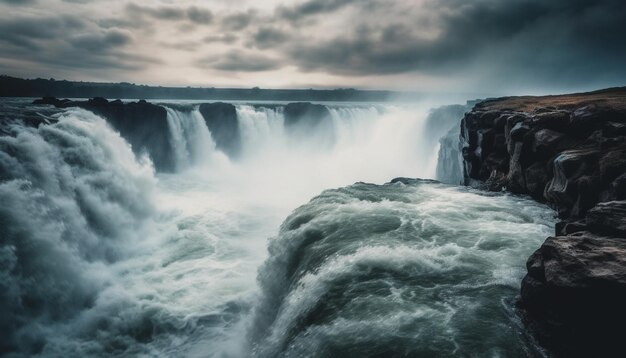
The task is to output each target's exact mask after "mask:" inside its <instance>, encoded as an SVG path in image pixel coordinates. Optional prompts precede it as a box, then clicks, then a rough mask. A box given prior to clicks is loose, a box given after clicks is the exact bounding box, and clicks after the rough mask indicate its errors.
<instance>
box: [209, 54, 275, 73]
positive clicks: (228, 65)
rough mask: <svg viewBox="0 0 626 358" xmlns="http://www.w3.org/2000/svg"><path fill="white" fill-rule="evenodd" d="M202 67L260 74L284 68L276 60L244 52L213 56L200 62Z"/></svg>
mask: <svg viewBox="0 0 626 358" xmlns="http://www.w3.org/2000/svg"><path fill="white" fill-rule="evenodd" d="M198 65H199V66H201V67H208V68H213V69H217V70H222V71H232V72H259V71H269V70H275V69H278V68H280V67H282V64H280V62H279V61H277V59H275V58H270V57H266V56H263V55H259V54H254V53H247V52H242V51H230V52H228V53H226V54H222V55H219V56H211V57H207V58H203V59H201V60H200V61H198Z"/></svg>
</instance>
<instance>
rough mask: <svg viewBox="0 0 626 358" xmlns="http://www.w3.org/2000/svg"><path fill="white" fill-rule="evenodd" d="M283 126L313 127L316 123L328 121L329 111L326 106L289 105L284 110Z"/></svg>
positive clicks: (307, 103) (311, 104)
mask: <svg viewBox="0 0 626 358" xmlns="http://www.w3.org/2000/svg"><path fill="white" fill-rule="evenodd" d="M284 115H285V125H286V126H293V125H296V124H302V123H305V124H308V125H312V126H314V125H315V124H316V123H318V122H321V121H326V120H329V119H330V111H329V110H328V108H326V106H323V105H321V104H313V103H309V102H297V103H289V104H287V105H286V106H285V109H284Z"/></svg>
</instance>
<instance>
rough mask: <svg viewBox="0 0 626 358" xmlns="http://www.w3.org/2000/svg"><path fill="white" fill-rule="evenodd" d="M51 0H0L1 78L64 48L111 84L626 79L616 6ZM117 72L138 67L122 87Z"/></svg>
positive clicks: (407, 0) (470, 84) (513, 0)
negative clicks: (150, 81) (81, 0)
mask: <svg viewBox="0 0 626 358" xmlns="http://www.w3.org/2000/svg"><path fill="white" fill-rule="evenodd" d="M3 3H4V5H3ZM9 3H10V4H9ZM54 4H58V3H56V2H53V1H45V0H37V1H16V0H14V1H7V0H4V1H1V2H0V10H3V11H2V12H0V13H1V14H2V15H0V31H2V32H3V34H6V35H4V36H3V37H2V38H0V49H1V50H2V51H1V52H0V64H2V63H4V64H5V65H4V66H3V67H0V68H2V69H5V68H6V69H8V70H7V72H8V74H11V73H12V71H11V67H10V66H9V65H7V64H8V63H11V64H17V63H19V62H20V61H21V60H27V61H28V62H30V63H37V62H40V63H41V65H42V66H43V67H42V68H43V70H45V66H46V63H51V62H52V63H56V62H64V61H62V60H61V59H55V58H54V56H53V55H51V54H52V53H55V52H58V51H55V50H54V49H55V48H56V49H57V50H58V49H66V48H68V49H70V50H71V51H81V54H82V55H83V56H85V57H86V59H85V61H86V64H85V65H82V64H81V63H79V62H80V61H65V62H71V63H72V64H75V65H76V73H77V75H80V74H82V73H87V74H88V73H89V72H87V71H89V70H91V69H92V68H93V66H92V65H89V63H92V64H93V63H99V64H100V65H101V66H104V67H103V68H102V69H101V70H102V71H104V72H107V71H108V70H110V71H108V72H107V73H109V74H110V80H132V81H136V82H141V81H142V78H150V79H153V78H157V79H158V80H159V81H162V82H163V84H168V82H172V81H173V79H175V81H176V82H179V83H194V84H197V83H198V82H201V84H204V85H213V84H215V83H217V84H228V85H238V86H253V85H272V83H273V82H272V79H276V78H280V77H281V72H280V71H284V70H285V69H289V75H288V76H289V78H290V79H291V80H290V83H292V85H293V86H299V85H298V84H299V83H301V84H302V85H306V84H309V83H310V82H311V79H316V78H327V80H324V81H327V82H319V83H318V85H321V86H325V87H332V86H345V85H346V84H347V85H355V86H360V85H363V84H364V83H368V81H369V82H371V81H372V79H374V80H375V83H376V84H377V85H378V86H381V87H384V88H398V87H400V88H417V89H422V87H424V86H430V85H432V84H436V83H449V82H450V81H453V82H454V83H455V86H461V87H463V88H464V89H472V88H476V87H478V86H480V87H491V88H495V89H501V88H504V87H506V86H511V84H513V83H514V84H516V85H519V86H518V87H526V88H542V87H545V86H546V85H548V84H552V85H553V87H555V88H559V86H560V87H562V88H566V87H567V88H570V87H571V88H588V87H589V86H609V85H620V84H622V85H623V84H624V82H626V68H625V67H624V66H623V63H626V38H625V37H624V36H623V35H622V33H623V22H624V20H625V19H626V2H624V1H622V0H598V1H593V0H552V1H544V0H508V1H502V0H473V1H467V0H386V1H383V0H358V1H357V0H305V1H289V2H287V1H280V0H273V1H267V2H263V3H262V4H261V3H255V2H252V1H242V2H241V4H242V6H240V7H239V8H238V9H236V10H235V8H234V7H233V6H232V4H230V3H226V2H224V1H220V0H213V1H202V2H200V1H195V0H183V1H177V2H168V5H163V2H162V1H156V0H149V1H142V2H141V3H139V2H127V1H123V0H112V1H93V2H85V3H84V4H76V3H69V2H66V4H67V5H66V6H65V7H64V8H63V9H62V11H61V10H59V13H63V14H66V15H58V16H51V15H50V14H54V10H53V7H54ZM229 4H230V5H229ZM245 4H247V5H245ZM22 9H27V10H28V11H22ZM105 9H107V10H108V9H110V10H111V11H103V10H105ZM173 51H174V52H173ZM181 51H183V52H184V53H181ZM41 53H43V54H48V55H44V56H41V55H40V54H41ZM98 56H102V57H103V58H105V59H108V60H104V61H98V59H97V57H98ZM154 58H158V60H155V59H154ZM116 60H117V61H119V62H120V63H117V64H113V63H112V62H115V61H116ZM144 60H145V62H142V61H144ZM13 66H16V65H13ZM142 66H143V67H142ZM82 68H85V69H86V70H85V72H83V70H81V69H82ZM119 68H133V69H139V68H141V69H142V70H141V71H139V72H137V73H135V74H131V76H135V77H133V78H126V77H125V76H128V75H129V74H128V73H123V72H117V69H119ZM53 70H54V69H52V68H51V69H49V71H50V72H53ZM13 72H15V73H24V72H25V71H23V69H17V68H16V69H15V71H13ZM229 72H232V73H239V72H245V73H246V74H247V75H246V77H247V78H243V77H241V76H229V75H228V73H229ZM165 74H169V76H170V77H159V76H165ZM50 75H54V73H50ZM144 76H145V77H144ZM154 76H157V77H154ZM87 77H88V76H87ZM423 78H428V79H429V82H428V84H427V85H426V84H422V82H421V79H423ZM398 79H401V81H399V80H398ZM411 79H414V80H413V81H411ZM246 80H247V81H249V82H246ZM423 89H428V88H423Z"/></svg>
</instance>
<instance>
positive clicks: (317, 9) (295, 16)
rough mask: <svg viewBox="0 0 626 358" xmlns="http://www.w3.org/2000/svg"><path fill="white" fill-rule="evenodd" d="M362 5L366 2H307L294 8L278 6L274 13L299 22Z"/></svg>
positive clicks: (325, 0) (317, 0) (330, 0)
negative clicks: (313, 16)
mask: <svg viewBox="0 0 626 358" xmlns="http://www.w3.org/2000/svg"><path fill="white" fill-rule="evenodd" d="M359 2H360V4H361V5H363V4H364V3H366V2H368V0H360V1H359V0H308V1H305V2H303V3H300V4H298V5H295V6H284V5H283V6H279V7H278V8H277V10H276V13H277V14H278V16H279V17H282V18H285V19H288V20H290V21H299V20H302V19H304V18H306V17H309V16H312V15H318V14H324V13H330V12H334V11H336V10H338V9H341V8H343V7H344V6H347V5H351V4H353V3H359Z"/></svg>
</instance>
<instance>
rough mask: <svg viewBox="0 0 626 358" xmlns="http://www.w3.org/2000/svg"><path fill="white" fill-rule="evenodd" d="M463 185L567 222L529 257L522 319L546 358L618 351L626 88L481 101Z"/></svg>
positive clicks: (623, 281)
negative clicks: (540, 205) (519, 198)
mask: <svg viewBox="0 0 626 358" xmlns="http://www.w3.org/2000/svg"><path fill="white" fill-rule="evenodd" d="M461 143H462V148H463V149H462V150H463V166H464V168H463V171H464V174H463V175H464V181H465V184H466V185H474V186H480V187H484V188H486V189H489V190H508V191H511V192H513V193H518V194H526V195H530V196H532V197H533V198H534V199H536V200H538V201H541V202H545V203H547V204H548V205H550V206H551V207H553V208H554V209H555V210H556V211H557V212H558V215H559V217H560V219H561V220H562V221H561V222H559V223H558V224H557V225H556V228H555V236H554V237H550V238H548V239H547V240H546V241H545V243H544V244H543V245H542V246H541V247H540V248H539V249H538V250H537V251H536V252H535V253H534V254H533V255H532V256H531V257H530V258H529V259H528V262H527V269H528V273H527V275H526V277H525V278H524V280H523V282H522V289H521V298H520V301H519V307H520V313H521V315H522V318H523V320H524V322H525V323H526V325H527V326H528V327H529V328H530V329H531V331H532V332H533V333H534V335H535V337H536V338H537V340H538V341H539V343H540V344H541V345H542V346H544V347H546V348H547V350H548V351H549V352H550V355H552V356H557V357H582V356H586V357H589V356H604V357H611V356H618V355H620V354H622V353H623V352H622V344H623V343H622V339H623V338H624V337H623V329H622V327H621V324H622V323H623V322H624V321H626V87H623V88H613V89H607V90H601V91H596V92H590V93H580V94H570V95H559V96H543V97H507V98H498V99H491V100H486V101H483V102H480V103H478V104H477V105H476V106H475V107H474V108H473V109H472V110H471V111H470V112H468V113H467V114H466V115H465V117H464V118H463V120H462V122H461Z"/></svg>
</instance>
